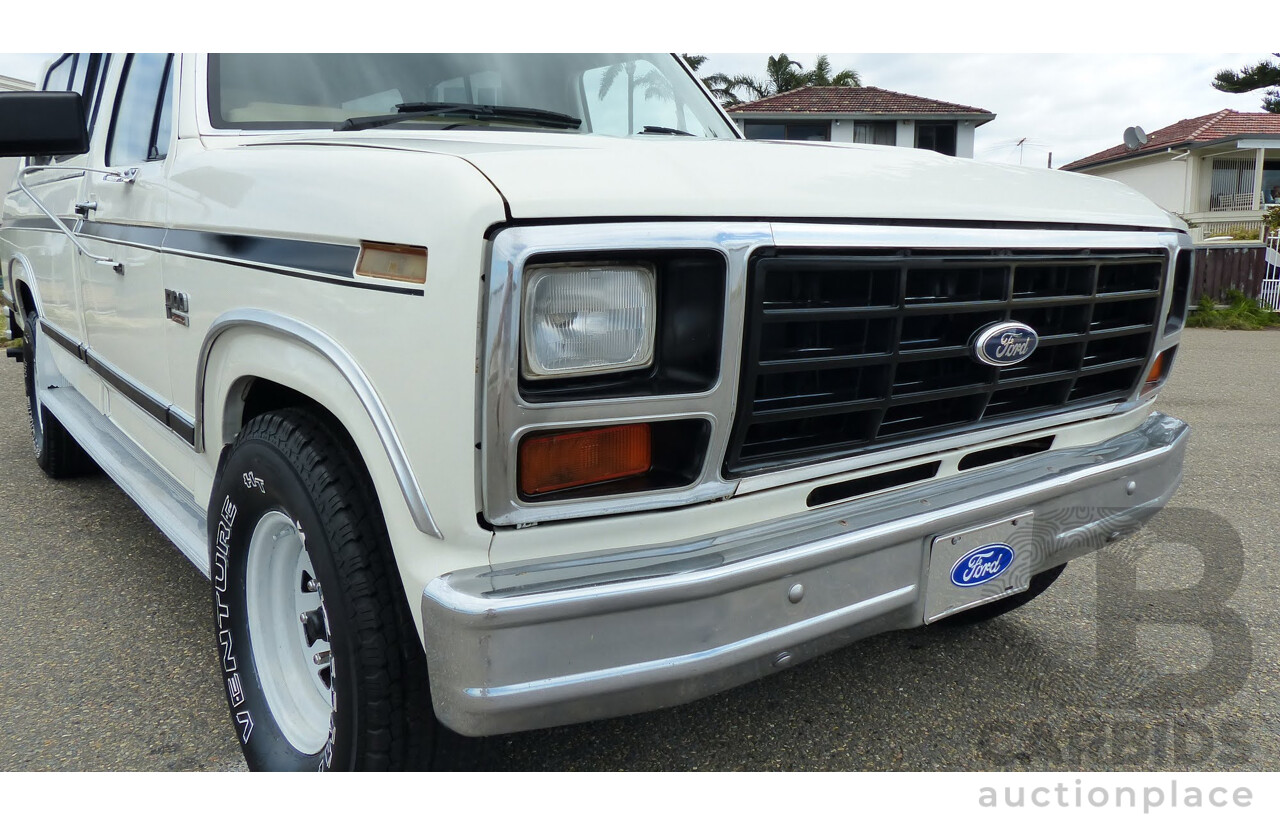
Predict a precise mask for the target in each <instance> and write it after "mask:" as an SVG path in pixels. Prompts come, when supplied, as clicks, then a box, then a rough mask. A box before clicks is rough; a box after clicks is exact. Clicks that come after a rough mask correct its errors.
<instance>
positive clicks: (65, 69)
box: [40, 54, 76, 92]
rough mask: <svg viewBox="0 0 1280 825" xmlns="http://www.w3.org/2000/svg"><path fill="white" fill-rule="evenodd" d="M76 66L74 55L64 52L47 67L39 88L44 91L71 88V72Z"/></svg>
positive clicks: (58, 90)
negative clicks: (42, 83)
mask: <svg viewBox="0 0 1280 825" xmlns="http://www.w3.org/2000/svg"><path fill="white" fill-rule="evenodd" d="M75 68H76V55H74V54H64V55H63V56H62V57H60V58H58V60H57V61H56V62H55V63H54V64H53V65H52V66H50V67H49V73H48V74H46V75H45V76H44V85H43V86H41V87H40V88H41V89H42V90H44V91H46V92H65V91H67V90H68V89H70V88H71V73H72V72H73V71H75Z"/></svg>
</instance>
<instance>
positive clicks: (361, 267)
mask: <svg viewBox="0 0 1280 825" xmlns="http://www.w3.org/2000/svg"><path fill="white" fill-rule="evenodd" d="M356 274H357V275H363V276H365V277H366V278H385V279H387V280H389V281H404V282H405V283H409V284H425V283H426V282H427V250H426V247H422V246H403V245H401V244H389V243H372V242H370V241H365V242H363V243H361V244H360V257H359V258H357V259H356Z"/></svg>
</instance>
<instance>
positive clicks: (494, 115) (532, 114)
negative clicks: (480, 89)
mask: <svg viewBox="0 0 1280 825" xmlns="http://www.w3.org/2000/svg"><path fill="white" fill-rule="evenodd" d="M422 115H438V116H441V117H444V116H448V115H460V116H462V117H470V118H475V119H476V120H508V121H514V122H517V123H533V124H536V125H538V126H550V127H553V128H557V129H577V128H578V127H579V126H581V125H582V120H581V119H580V118H576V117H573V116H571V115H566V114H562V113H560V112H553V111H550V110H548V109H526V108H524V107H523V106H489V105H486V104H483V103H397V104H396V110H395V111H394V112H389V113H387V114H385V115H369V116H368V117H353V118H348V119H347V120H344V121H343V122H342V123H340V124H339V125H338V126H335V127H334V131H335V132H355V131H359V130H361V129H377V128H378V127H379V126H390V125H391V124H393V123H400V122H402V121H405V120H413V119H415V118H418V117H421V116H422Z"/></svg>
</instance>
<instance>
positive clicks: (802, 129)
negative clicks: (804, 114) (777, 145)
mask: <svg viewBox="0 0 1280 825" xmlns="http://www.w3.org/2000/svg"><path fill="white" fill-rule="evenodd" d="M743 134H745V135H746V136H747V139H748V140H831V123H830V122H829V121H826V120H819V121H805V122H801V123H782V122H764V123H760V122H758V121H752V120H749V121H747V123H746V124H745V126H744V127H743Z"/></svg>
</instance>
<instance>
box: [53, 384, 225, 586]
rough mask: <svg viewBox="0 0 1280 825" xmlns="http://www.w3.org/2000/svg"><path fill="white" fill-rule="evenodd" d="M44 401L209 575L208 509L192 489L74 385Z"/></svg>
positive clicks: (124, 488)
mask: <svg viewBox="0 0 1280 825" xmlns="http://www.w3.org/2000/svg"><path fill="white" fill-rule="evenodd" d="M40 401H41V403H43V404H44V407H45V409H46V410H48V411H49V412H50V413H52V414H53V416H54V417H55V418H57V419H58V421H59V422H61V423H62V426H63V427H65V428H66V430H67V432H69V433H71V435H72V436H73V437H74V438H75V440H76V442H77V443H79V445H80V446H81V447H83V448H84V451H85V452H86V453H88V454H89V456H90V457H91V458H92V459H93V460H94V461H96V462H97V463H98V466H99V467H101V468H102V469H103V471H104V472H105V473H106V474H107V475H109V476H111V478H112V480H113V481H115V483H116V484H118V485H119V486H120V489H122V490H124V492H125V494H126V495H127V496H129V498H131V499H133V502H134V503H135V504H137V505H138V507H139V508H141V510H142V512H144V513H146V514H147V517H148V518H149V519H151V520H152V521H153V522H155V525H156V527H159V528H160V532H162V533H164V534H165V536H166V537H167V538H168V539H169V541H171V542H173V543H174V544H176V545H177V546H178V549H179V550H181V551H182V555H184V556H186V557H187V558H188V559H190V560H191V563H192V564H194V565H195V566H196V569H198V570H199V571H200V572H201V573H203V574H204V577H205V578H208V577H209V544H208V538H207V533H206V532H205V529H206V524H207V522H206V519H205V514H204V510H203V509H202V508H200V507H199V506H198V505H197V504H196V501H195V498H194V497H192V495H191V493H189V492H187V490H186V489H184V488H183V486H182V485H181V484H179V483H178V482H177V481H176V480H175V479H174V478H173V476H171V475H169V474H168V473H167V472H165V471H164V470H163V469H162V468H161V467H160V465H159V464H156V463H155V462H154V461H152V460H151V457H150V456H148V455H147V454H146V453H144V452H142V450H140V449H138V447H137V446H135V445H134V443H133V442H132V441H131V440H130V439H129V437H128V436H126V435H125V434H124V433H123V432H122V431H121V430H120V428H119V427H117V426H116V425H115V424H113V423H112V422H111V419H109V418H107V417H106V416H105V415H103V414H102V413H100V412H98V411H97V410H96V409H94V407H93V405H92V404H90V403H89V402H88V401H86V400H85V399H84V398H83V397H82V396H80V394H79V393H77V392H76V391H75V390H74V389H70V388H67V387H50V388H48V389H45V390H43V391H42V392H41V393H40Z"/></svg>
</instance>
